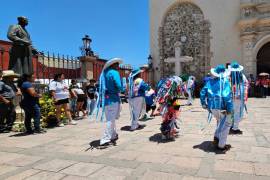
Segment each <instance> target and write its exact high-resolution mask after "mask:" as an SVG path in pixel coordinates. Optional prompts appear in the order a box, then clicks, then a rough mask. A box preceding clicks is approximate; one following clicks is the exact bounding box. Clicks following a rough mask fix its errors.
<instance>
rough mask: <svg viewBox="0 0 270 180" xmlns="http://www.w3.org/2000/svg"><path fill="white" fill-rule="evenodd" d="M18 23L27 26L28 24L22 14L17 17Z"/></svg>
mask: <svg viewBox="0 0 270 180" xmlns="http://www.w3.org/2000/svg"><path fill="white" fill-rule="evenodd" d="M17 19H18V24H20V25H21V26H27V25H28V19H27V18H26V17H24V16H19V17H18V18H17Z"/></svg>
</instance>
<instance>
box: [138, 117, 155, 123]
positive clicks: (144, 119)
mask: <svg viewBox="0 0 270 180" xmlns="http://www.w3.org/2000/svg"><path fill="white" fill-rule="evenodd" d="M152 119H155V118H154V117H148V118H142V119H139V121H143V122H146V121H150V120H152Z"/></svg>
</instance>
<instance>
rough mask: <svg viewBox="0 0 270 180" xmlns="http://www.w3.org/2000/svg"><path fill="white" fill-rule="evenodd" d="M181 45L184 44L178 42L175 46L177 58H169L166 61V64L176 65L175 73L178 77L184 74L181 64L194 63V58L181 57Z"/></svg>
mask: <svg viewBox="0 0 270 180" xmlns="http://www.w3.org/2000/svg"><path fill="white" fill-rule="evenodd" d="M181 45H182V43H181V42H179V41H177V42H176V43H175V44H174V53H175V55H174V56H175V57H169V58H166V59H165V60H164V61H165V62H166V63H175V69H174V73H175V75H176V76H180V75H181V74H182V67H181V63H183V62H190V61H193V58H192V57H190V56H181V54H182V52H181Z"/></svg>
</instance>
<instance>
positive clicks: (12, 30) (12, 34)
mask: <svg viewBox="0 0 270 180" xmlns="http://www.w3.org/2000/svg"><path fill="white" fill-rule="evenodd" d="M18 31H19V29H18V27H17V26H16V25H11V26H10V27H9V29H8V33H7V37H8V39H9V40H11V41H13V42H21V43H23V44H26V45H31V42H29V41H26V40H24V39H21V38H19V37H18V36H17V32H18Z"/></svg>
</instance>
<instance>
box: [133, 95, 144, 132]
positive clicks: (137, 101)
mask: <svg viewBox="0 0 270 180" xmlns="http://www.w3.org/2000/svg"><path fill="white" fill-rule="evenodd" d="M144 101H145V99H144V97H135V98H131V99H130V100H129V103H130V111H131V113H130V114H131V128H130V129H131V130H135V129H137V128H138V126H139V123H138V120H139V118H140V115H141V113H142V111H143V108H144Z"/></svg>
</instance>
